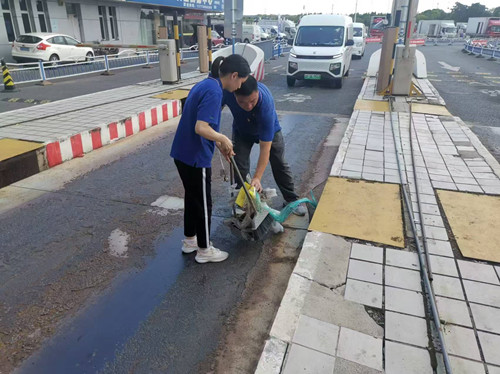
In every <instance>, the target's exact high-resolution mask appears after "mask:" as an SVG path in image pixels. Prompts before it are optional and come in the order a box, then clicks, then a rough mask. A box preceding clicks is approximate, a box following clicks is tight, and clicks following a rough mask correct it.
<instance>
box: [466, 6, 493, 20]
mask: <svg viewBox="0 0 500 374" xmlns="http://www.w3.org/2000/svg"><path fill="white" fill-rule="evenodd" d="M467 13H468V16H469V18H470V17H488V16H491V13H490V12H489V11H488V9H486V7H485V6H484V5H483V4H480V3H474V4H472V5H471V6H470V7H469V9H468V12H467Z"/></svg>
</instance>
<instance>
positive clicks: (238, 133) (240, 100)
mask: <svg viewBox="0 0 500 374" xmlns="http://www.w3.org/2000/svg"><path fill="white" fill-rule="evenodd" d="M224 105H227V106H228V107H229V109H230V110H231V113H232V114H233V142H234V152H235V153H236V155H235V156H234V159H235V161H236V165H237V166H238V169H240V172H241V174H242V175H243V177H245V176H246V175H247V174H249V172H250V152H251V150H252V146H253V145H254V144H255V143H258V144H259V146H260V154H259V160H258V162H257V167H256V169H255V173H254V174H253V177H252V181H251V185H252V186H254V187H255V188H256V189H257V191H261V190H262V185H261V183H260V181H261V179H262V175H263V174H264V170H265V169H266V167H267V164H268V163H269V162H270V163H271V169H272V172H273V176H274V180H275V181H276V184H277V185H278V188H279V189H280V191H281V193H282V194H283V198H284V199H285V201H286V203H290V202H292V201H295V200H297V199H298V198H299V197H298V195H297V194H296V193H295V189H294V184H293V178H292V173H291V171H290V167H289V166H288V164H287V163H286V161H285V142H284V140H283V134H282V133H281V126H280V124H279V121H278V115H277V114H276V109H275V107H274V99H273V96H272V95H271V92H270V91H269V89H268V88H267V87H266V86H265V85H264V84H263V83H260V82H257V80H256V79H255V78H254V77H252V76H249V77H248V79H247V80H246V81H245V83H243V84H242V85H241V87H240V88H239V89H238V90H236V91H235V92H234V93H230V92H227V91H224V97H223V99H222V106H224ZM238 187H240V185H239V183H238ZM293 213H294V214H296V215H299V216H304V215H305V214H306V207H305V206H304V205H302V204H301V205H299V206H298V207H297V208H295V210H294V212H293Z"/></svg>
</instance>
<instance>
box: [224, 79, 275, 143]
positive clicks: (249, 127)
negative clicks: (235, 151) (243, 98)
mask: <svg viewBox="0 0 500 374" xmlns="http://www.w3.org/2000/svg"><path fill="white" fill-rule="evenodd" d="M257 85H258V88H259V101H258V102H257V105H255V107H254V108H253V109H252V110H251V111H250V112H247V111H246V110H244V109H242V108H241V107H240V106H239V105H238V102H237V101H236V98H235V96H234V94H233V93H230V92H228V91H224V97H223V98H222V105H227V106H228V107H229V109H230V110H231V113H232V114H233V118H234V120H233V132H235V133H236V134H238V135H239V136H242V137H247V138H248V139H250V140H252V141H254V142H255V143H258V142H259V141H263V142H271V141H273V139H274V134H276V133H277V132H278V131H280V130H281V126H280V123H279V121H278V115H277V114H276V109H275V107H274V100H273V97H272V95H271V92H269V89H268V88H267V87H266V86H265V85H264V84H263V83H260V82H258V83H257Z"/></svg>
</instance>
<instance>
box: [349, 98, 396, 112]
mask: <svg viewBox="0 0 500 374" xmlns="http://www.w3.org/2000/svg"><path fill="white" fill-rule="evenodd" d="M354 110H369V111H372V112H388V111H389V102H388V101H375V100H356V104H355V105H354Z"/></svg>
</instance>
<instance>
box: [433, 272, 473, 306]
mask: <svg viewBox="0 0 500 374" xmlns="http://www.w3.org/2000/svg"><path fill="white" fill-rule="evenodd" d="M432 285H433V288H434V293H435V294H436V296H445V297H451V298H453V299H460V300H465V297H464V293H463V291H462V284H461V283H460V280H459V279H458V278H452V277H446V276H443V275H438V274H434V276H433V281H432Z"/></svg>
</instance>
